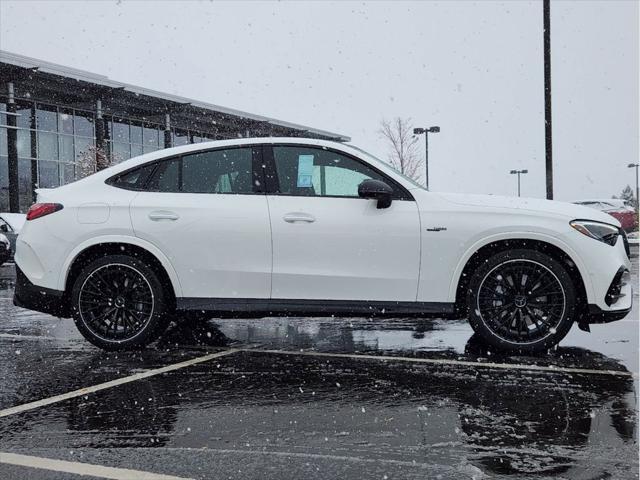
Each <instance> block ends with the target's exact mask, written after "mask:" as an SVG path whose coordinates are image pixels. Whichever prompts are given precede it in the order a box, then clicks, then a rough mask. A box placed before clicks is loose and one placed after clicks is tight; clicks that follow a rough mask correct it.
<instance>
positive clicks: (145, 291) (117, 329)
mask: <svg viewBox="0 0 640 480" xmlns="http://www.w3.org/2000/svg"><path fill="white" fill-rule="evenodd" d="M71 301H72V306H73V318H74V320H75V323H76V326H77V327H78V330H79V331H80V333H81V334H82V336H83V337H84V338H86V339H87V340H89V341H90V342H91V343H93V344H94V345H95V346H97V347H100V348H102V349H104V350H130V349H136V348H141V347H144V346H145V345H148V344H149V343H151V342H153V341H154V340H156V339H157V338H158V337H159V336H160V335H161V334H162V333H163V332H164V331H165V330H166V328H167V325H168V324H169V320H170V317H169V312H168V308H167V300H166V294H165V293H164V289H163V287H162V283H161V281H160V279H159V277H158V274H157V273H156V272H155V271H154V270H153V269H152V268H150V267H149V266H148V265H146V264H145V263H144V262H143V261H142V260H140V259H138V258H134V257H130V256H128V255H107V256H105V257H101V258H99V259H97V260H94V261H93V262H91V263H90V264H89V265H87V266H86V267H85V268H83V269H82V271H81V272H80V274H79V275H78V277H77V278H76V279H75V282H74V284H73V288H72V291H71Z"/></svg>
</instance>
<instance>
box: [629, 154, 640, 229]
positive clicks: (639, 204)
mask: <svg viewBox="0 0 640 480" xmlns="http://www.w3.org/2000/svg"><path fill="white" fill-rule="evenodd" d="M638 167H640V163H630V164H629V165H627V168H635V169H636V210H637V211H638V223H639V224H640V197H639V196H638Z"/></svg>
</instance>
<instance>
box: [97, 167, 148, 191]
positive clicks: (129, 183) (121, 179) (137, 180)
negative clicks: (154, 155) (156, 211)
mask: <svg viewBox="0 0 640 480" xmlns="http://www.w3.org/2000/svg"><path fill="white" fill-rule="evenodd" d="M155 168H156V164H155V163H154V164H150V165H143V166H141V167H138V168H134V169H133V170H129V171H128V172H124V173H121V174H119V175H116V176H114V177H111V178H110V179H109V180H107V183H108V184H109V185H111V186H113V187H117V188H124V189H125V190H143V189H144V187H145V185H146V183H147V179H148V178H149V176H150V175H151V174H152V173H153V171H154V170H155Z"/></svg>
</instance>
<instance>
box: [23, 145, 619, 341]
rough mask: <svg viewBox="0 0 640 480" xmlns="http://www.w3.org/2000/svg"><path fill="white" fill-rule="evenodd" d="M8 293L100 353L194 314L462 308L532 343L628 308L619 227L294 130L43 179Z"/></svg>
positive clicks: (499, 331)
mask: <svg viewBox="0 0 640 480" xmlns="http://www.w3.org/2000/svg"><path fill="white" fill-rule="evenodd" d="M16 250H17V251H16V254H15V261H16V270H17V278H16V289H15V297H14V302H15V304H16V305H18V306H22V307H25V308H30V309H33V310H38V311H42V312H48V313H52V314H54V315H57V316H60V317H73V318H74V319H75V322H76V325H77V327H78V329H79V330H80V332H81V333H82V334H83V335H84V336H85V337H86V338H87V339H88V340H89V341H90V342H92V343H93V344H95V345H97V346H99V347H102V348H104V349H111V350H112V349H124V348H133V347H140V346H142V345H145V344H148V343H149V342H152V341H153V340H154V339H156V338H157V337H158V336H159V335H160V334H161V333H162V332H163V330H164V329H165V327H166V325H167V323H168V322H169V321H170V320H175V321H180V319H183V318H189V317H190V316H194V315H197V316H201V317H206V318H212V317H245V318H246V317H264V316H275V315H313V316H320V315H322V316H366V317H369V316H384V317H397V316H418V317H423V316H424V317H427V316H443V317H447V318H453V317H458V318H461V317H462V318H464V317H465V316H467V317H468V318H469V322H470V323H471V326H472V327H473V329H474V330H475V332H476V333H477V334H478V335H479V337H481V338H482V339H484V341H486V342H488V343H489V344H491V345H492V346H494V347H498V348H501V349H506V350H510V351H515V352H533V351H541V350H545V349H548V348H549V347H551V346H553V345H555V344H557V343H558V342H559V341H560V340H561V339H562V338H563V337H564V336H565V335H566V334H567V332H568V331H569V329H570V328H571V325H572V324H573V323H574V322H575V323H577V324H578V326H579V327H580V328H582V329H585V330H588V329H589V326H588V325H589V323H594V322H608V321H612V320H616V319H620V318H622V317H624V316H625V315H626V314H627V313H628V312H629V310H630V309H631V302H632V292H631V285H630V283H629V281H628V276H629V271H630V268H631V263H630V261H629V251H628V244H627V242H626V237H625V235H624V232H622V230H621V229H620V224H619V223H618V221H617V220H615V219H614V218H613V217H611V216H609V215H607V214H605V213H601V212H598V211H596V210H593V209H590V208H586V207H581V206H577V205H572V204H568V203H560V202H552V201H547V200H535V199H519V198H507V197H497V196H482V195H459V194H444V193H435V192H429V191H427V190H425V189H424V188H422V187H420V186H419V185H417V184H416V183H414V182H413V181H412V180H410V179H408V178H405V177H404V176H403V175H401V174H400V173H398V172H396V171H395V170H393V169H392V168H391V167H390V166H389V165H388V164H386V163H384V162H382V161H380V160H377V159H376V158H374V157H372V156H371V155H369V154H367V153H366V152H364V151H362V150H360V149H358V148H356V147H353V146H351V145H348V144H341V143H333V142H327V141H321V140H311V139H302V138H254V139H238V140H228V141H216V142H210V143H200V144H195V145H187V146H183V147H177V148H171V149H167V150H162V151H158V152H154V153H149V154H146V155H143V156H140V157H137V158H133V159H131V160H128V161H125V162H123V163H120V164H118V165H116V166H113V167H111V168H108V169H106V170H102V171H100V172H98V173H96V174H94V175H91V176H90V177H88V178H85V179H83V180H80V181H77V182H75V183H72V184H69V185H65V186H63V187H60V188H56V189H51V190H39V191H38V203H36V204H35V205H33V206H32V207H31V209H30V210H29V213H28V215H27V222H26V224H25V225H24V227H23V229H22V231H21V233H20V235H19V237H18V241H17V249H16Z"/></svg>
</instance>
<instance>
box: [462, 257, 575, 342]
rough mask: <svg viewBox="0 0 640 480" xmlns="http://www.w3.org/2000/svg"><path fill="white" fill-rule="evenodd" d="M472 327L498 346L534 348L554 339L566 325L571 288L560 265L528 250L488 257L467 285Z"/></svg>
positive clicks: (571, 301)
mask: <svg viewBox="0 0 640 480" xmlns="http://www.w3.org/2000/svg"><path fill="white" fill-rule="evenodd" d="M468 301H469V310H470V318H469V320H470V322H471V325H472V327H473V328H474V330H475V331H476V332H477V333H478V334H479V335H480V336H481V337H482V338H483V339H484V340H486V341H488V342H489V343H490V344H492V345H493V346H496V347H499V348H501V349H506V350H511V351H518V352H534V351H540V350H544V349H546V348H549V347H550V346H553V345H555V344H557V343H558V342H559V341H560V340H561V339H562V338H563V337H564V336H565V335H566V333H567V332H568V331H569V328H570V327H571V324H572V322H573V314H574V311H575V289H574V286H573V282H572V280H571V278H570V277H569V275H568V274H567V272H566V270H565V269H564V267H563V266H562V265H561V264H560V263H559V262H557V261H556V260H555V259H553V258H551V257H549V256H547V255H545V254H542V253H540V252H537V251H533V250H512V251H507V252H502V253H499V254H497V255H495V256H493V257H491V258H490V259H489V260H488V261H487V262H485V264H484V265H482V266H481V267H480V268H479V269H478V270H477V271H476V272H475V273H474V275H473V276H472V278H471V281H470V285H469V298H468Z"/></svg>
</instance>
